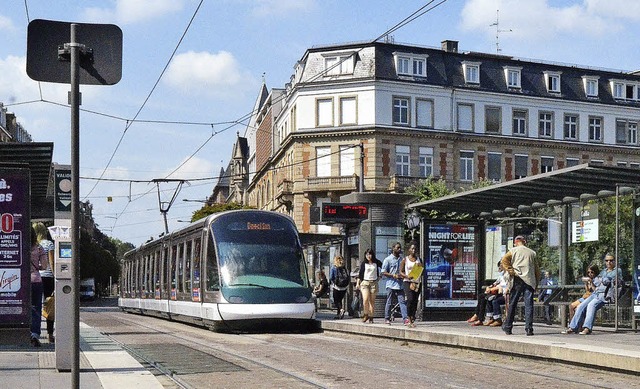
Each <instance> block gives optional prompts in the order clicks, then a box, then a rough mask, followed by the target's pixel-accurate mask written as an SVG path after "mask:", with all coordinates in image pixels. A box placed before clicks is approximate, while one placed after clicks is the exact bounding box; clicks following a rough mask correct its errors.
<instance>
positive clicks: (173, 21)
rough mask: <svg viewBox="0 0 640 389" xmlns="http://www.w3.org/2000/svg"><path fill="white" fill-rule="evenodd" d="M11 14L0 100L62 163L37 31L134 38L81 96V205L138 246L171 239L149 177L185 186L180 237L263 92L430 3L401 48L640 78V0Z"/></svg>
mask: <svg viewBox="0 0 640 389" xmlns="http://www.w3.org/2000/svg"><path fill="white" fill-rule="evenodd" d="M1 5H2V6H1V7H0V37H2V39H1V40H0V42H1V44H0V103H2V104H4V105H5V106H6V107H7V109H8V110H9V111H10V112H13V113H14V114H15V115H16V116H17V118H18V121H19V122H20V123H21V124H22V125H23V126H24V128H25V129H26V130H27V131H28V132H29V133H30V134H31V135H32V137H33V139H34V141H36V142H54V154H53V162H56V163H59V164H69V163H70V160H71V154H70V153H71V151H70V146H71V134H70V126H71V124H70V110H69V107H68V106H67V92H68V91H69V85H66V84H54V83H46V82H37V81H34V80H31V79H30V78H29V77H28V76H27V74H26V52H27V47H26V42H27V26H28V23H29V22H30V21H32V20H34V19H46V20H55V21H63V22H77V23H99V24H115V25H117V26H118V27H119V28H120V29H121V30H122V33H123V54H122V56H123V57H122V79H121V80H120V82H119V83H117V84H116V85H112V86H89V85H82V86H81V87H80V91H81V93H82V106H81V114H80V199H81V200H82V201H89V202H90V203H91V204H92V205H93V216H94V219H95V221H96V223H97V224H98V228H99V229H100V230H101V231H102V232H103V233H104V234H106V235H109V236H112V237H115V238H118V239H120V240H122V241H124V242H131V243H133V244H134V245H136V246H137V245H139V244H141V243H143V242H144V241H146V240H147V239H149V238H150V237H157V236H158V235H159V234H160V233H162V232H164V229H165V228H164V221H163V217H162V214H161V213H160V210H159V200H158V192H157V187H156V185H155V184H154V183H152V182H151V181H152V180H154V179H165V178H166V179H180V180H186V181H187V182H186V183H185V184H184V185H183V186H182V188H181V190H180V192H179V193H178V194H177V196H176V200H175V202H174V203H173V205H172V206H171V207H170V208H169V211H168V212H167V218H168V225H169V230H174V229H177V228H180V227H182V226H184V224H182V223H183V221H187V220H190V218H191V215H192V213H193V212H194V211H195V210H197V209H199V208H200V207H201V206H202V204H201V203H199V202H197V201H198V200H202V201H203V200H204V199H206V198H207V197H208V196H209V195H210V194H211V192H212V190H213V187H214V186H215V183H216V178H217V177H218V174H219V172H220V169H221V168H224V167H226V166H227V163H228V161H229V157H230V155H231V147H232V145H233V143H234V141H235V139H236V136H237V133H239V134H240V135H241V136H242V135H244V133H245V125H246V123H247V120H246V118H247V114H249V113H250V112H251V110H252V109H253V106H254V103H255V100H256V97H257V94H258V92H259V90H260V86H261V84H262V83H263V82H265V83H266V85H267V87H268V88H283V87H284V85H285V84H286V83H287V82H289V80H290V77H291V75H292V74H293V68H294V66H295V64H296V62H297V61H298V60H300V59H301V58H302V56H303V55H304V53H305V50H307V49H308V48H310V47H313V46H319V45H329V44H337V43H348V42H361V41H371V40H374V39H376V38H378V37H380V36H382V35H383V34H385V33H386V32H387V31H389V29H391V28H392V27H394V26H396V25H397V24H398V23H400V22H402V21H403V20H404V19H405V18H407V17H409V16H411V15H412V14H413V13H414V12H415V11H417V10H419V9H421V8H422V7H424V6H426V8H423V11H426V12H424V13H423V14H422V15H421V16H419V17H417V18H415V20H413V21H411V22H410V23H408V24H406V25H405V26H403V27H401V28H400V29H398V30H396V31H394V32H393V33H392V34H391V36H392V38H393V40H394V41H395V42H396V43H406V44H412V45H418V46H427V47H440V42H441V41H443V40H457V41H459V50H460V51H476V52H486V53H496V52H497V50H498V49H499V50H500V54H503V55H511V56H514V57H519V58H525V59H535V60H542V61H545V62H558V63H562V64H575V65H579V66H593V67H597V68H603V69H612V70H620V71H634V70H638V69H640V50H638V47H637V42H638V41H639V40H640V0H444V1H443V0H435V1H426V0H423V1H417V0H403V1H389V0H353V1H344V0H203V1H201V0H91V1H81V0H56V1H55V2H53V3H52V2H51V1H49V0H1ZM496 21H499V23H498V25H497V26H496V24H495V23H496ZM496 36H498V39H496ZM80 43H82V42H80ZM497 43H499V44H498V45H497ZM95 55H98V53H95ZM175 188H176V183H175V182H168V183H165V184H162V185H161V186H160V190H161V192H160V200H161V201H162V202H163V204H165V207H166V204H167V203H168V202H169V201H170V200H171V197H172V196H173V195H174V192H175V191H174V190H175ZM109 197H111V200H112V201H108V198H109ZM184 199H187V200H197V201H183V200H184Z"/></svg>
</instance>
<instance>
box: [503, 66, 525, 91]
mask: <svg viewBox="0 0 640 389" xmlns="http://www.w3.org/2000/svg"><path fill="white" fill-rule="evenodd" d="M521 72H522V68H521V67H517V66H505V67H504V77H505V79H506V80H507V87H508V88H520V87H521V86H520V78H521V77H520V73H521Z"/></svg>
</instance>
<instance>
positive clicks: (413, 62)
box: [394, 54, 427, 77]
mask: <svg viewBox="0 0 640 389" xmlns="http://www.w3.org/2000/svg"><path fill="white" fill-rule="evenodd" d="M394 56H395V59H396V72H397V73H398V75H400V76H402V75H405V76H415V77H426V76H427V56H423V55H422V56H416V55H411V54H394Z"/></svg>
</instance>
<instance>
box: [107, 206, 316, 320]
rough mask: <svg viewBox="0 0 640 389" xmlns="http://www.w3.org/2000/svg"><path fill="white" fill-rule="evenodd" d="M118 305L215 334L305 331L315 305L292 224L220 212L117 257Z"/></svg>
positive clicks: (274, 217)
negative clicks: (120, 259) (207, 329)
mask: <svg viewBox="0 0 640 389" xmlns="http://www.w3.org/2000/svg"><path fill="white" fill-rule="evenodd" d="M121 272H122V273H121V278H120V280H121V281H120V282H121V288H120V289H121V292H120V297H119V300H118V305H119V306H120V307H121V308H122V309H123V310H124V311H127V312H132V313H140V314H145V315H155V316H159V317H163V318H166V319H171V320H177V321H184V322H189V323H194V324H199V325H204V326H206V327H209V328H211V329H213V330H216V331H225V332H226V331H263V330H269V329H270V328H271V329H282V328H291V329H293V330H295V329H296V327H298V328H299V329H301V330H302V329H304V328H309V329H312V328H313V326H314V323H315V307H314V304H313V300H312V296H311V287H310V283H309V279H308V276H307V268H306V263H305V260H304V256H303V251H302V246H301V245H300V239H299V236H298V232H297V229H296V227H295V224H294V223H293V221H292V220H291V218H289V217H288V216H286V215H282V214H279V213H275V212H268V211H259V210H234V211H225V212H220V213H217V214H212V215H209V216H208V217H206V218H204V219H201V220H198V221H196V222H194V223H191V224H190V225H189V226H187V227H185V228H183V229H180V230H177V231H175V232H172V233H170V234H168V235H165V236H163V237H161V238H159V239H157V240H154V241H151V242H148V243H145V244H144V245H142V246H141V247H139V248H136V249H134V250H131V251H129V252H127V253H126V254H125V255H124V260H123V263H122V270H121Z"/></svg>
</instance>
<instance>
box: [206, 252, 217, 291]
mask: <svg viewBox="0 0 640 389" xmlns="http://www.w3.org/2000/svg"><path fill="white" fill-rule="evenodd" d="M206 272H207V279H206V281H205V282H206V285H207V290H208V291H213V290H220V276H219V275H218V257H217V255H216V250H215V247H214V244H213V242H211V241H209V242H208V243H207V264H206Z"/></svg>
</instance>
